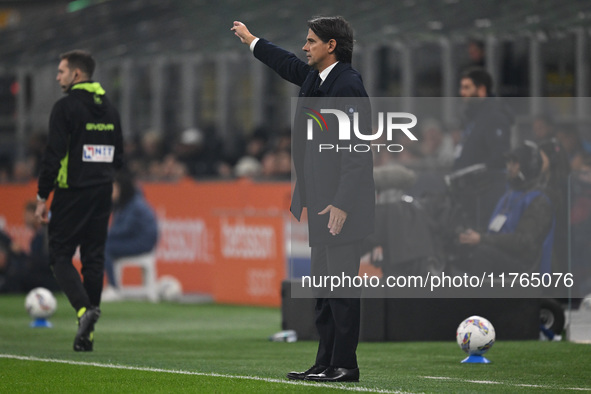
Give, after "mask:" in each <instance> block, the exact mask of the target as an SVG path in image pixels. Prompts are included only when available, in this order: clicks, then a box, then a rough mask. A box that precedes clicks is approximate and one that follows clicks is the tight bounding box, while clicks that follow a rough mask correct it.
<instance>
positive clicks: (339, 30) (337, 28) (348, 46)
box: [308, 16, 354, 63]
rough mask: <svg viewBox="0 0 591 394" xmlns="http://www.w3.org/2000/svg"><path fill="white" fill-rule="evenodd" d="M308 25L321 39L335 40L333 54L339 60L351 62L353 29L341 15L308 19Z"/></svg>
mask: <svg viewBox="0 0 591 394" xmlns="http://www.w3.org/2000/svg"><path fill="white" fill-rule="evenodd" d="M308 27H309V28H310V29H311V30H312V31H313V32H314V34H316V35H317V36H318V37H319V38H320V39H321V40H322V41H324V42H328V41H330V40H332V39H334V40H335V41H336V42H337V47H336V49H335V55H336V57H337V60H338V61H339V62H343V63H351V61H352V59H353V43H354V40H353V29H352V28H351V25H350V24H349V22H347V21H346V20H345V19H344V18H343V17H342V16H319V17H314V18H312V19H310V20H309V21H308Z"/></svg>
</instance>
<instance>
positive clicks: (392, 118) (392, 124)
mask: <svg viewBox="0 0 591 394" xmlns="http://www.w3.org/2000/svg"><path fill="white" fill-rule="evenodd" d="M305 109H306V110H308V111H309V112H305V113H306V115H308V116H309V117H310V119H308V122H307V138H308V140H313V139H314V128H315V127H314V124H316V125H317V126H318V127H317V128H320V131H321V132H322V131H328V124H327V122H326V119H325V118H324V116H322V114H331V115H334V116H336V117H337V121H338V125H339V131H338V132H339V141H350V140H351V130H353V133H354V134H355V136H356V137H357V138H358V139H360V140H362V141H376V140H377V139H379V138H381V137H382V134H384V130H385V131H386V138H387V140H388V141H392V140H393V138H392V136H393V134H394V131H396V130H398V131H402V132H403V133H404V134H405V135H406V136H407V137H408V139H409V140H411V141H417V137H415V135H414V134H413V133H412V132H411V131H410V129H411V128H413V127H414V126H416V124H417V117H416V116H414V115H413V114H411V113H408V112H387V113H384V112H379V113H378V128H377V130H376V132H375V133H374V134H363V133H362V132H361V131H360V130H359V113H358V112H351V113H350V114H347V113H345V112H343V111H341V110H338V109H321V110H320V112H318V111H315V110H313V109H312V108H307V107H306V108H305ZM351 115H352V118H353V122H352V123H353V125H351ZM400 119H406V120H408V121H407V122H404V123H400V121H399V120H400ZM351 126H353V127H351ZM372 147H374V148H377V151H378V152H380V149H386V150H388V152H394V153H395V152H402V150H403V146H402V145H400V144H382V143H380V144H378V143H372V144H355V145H353V144H349V145H346V144H343V145H334V144H319V145H318V149H319V151H320V152H322V151H330V150H333V151H334V150H336V151H337V152H338V151H341V150H346V151H349V152H352V151H355V152H368V151H369V150H371V148H372Z"/></svg>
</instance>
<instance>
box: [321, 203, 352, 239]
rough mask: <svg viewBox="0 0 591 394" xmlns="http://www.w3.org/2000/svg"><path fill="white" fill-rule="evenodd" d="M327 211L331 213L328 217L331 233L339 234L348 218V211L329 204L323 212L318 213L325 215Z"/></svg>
mask: <svg viewBox="0 0 591 394" xmlns="http://www.w3.org/2000/svg"><path fill="white" fill-rule="evenodd" d="M327 213H330V217H329V219H328V228H329V231H330V233H331V234H332V235H337V234H339V233H340V232H341V230H342V229H343V225H344V224H345V220H347V212H345V211H343V210H342V209H339V208H337V207H335V206H332V205H329V206H327V207H326V208H324V209H323V210H322V211H321V212H318V215H325V214H327Z"/></svg>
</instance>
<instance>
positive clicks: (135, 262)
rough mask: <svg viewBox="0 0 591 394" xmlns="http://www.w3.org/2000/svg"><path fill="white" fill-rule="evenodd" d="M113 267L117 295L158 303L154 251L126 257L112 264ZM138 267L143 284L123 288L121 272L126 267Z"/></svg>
mask: <svg viewBox="0 0 591 394" xmlns="http://www.w3.org/2000/svg"><path fill="white" fill-rule="evenodd" d="M113 264H114V265H115V277H116V280H117V283H119V293H120V294H121V296H122V297H123V298H127V297H129V298H136V297H137V298H147V299H148V300H150V301H152V302H158V291H157V288H156V251H152V252H149V253H145V254H141V255H136V256H127V257H122V258H120V259H117V260H115V261H114V262H113ZM133 266H137V267H140V268H141V270H142V279H143V283H142V285H140V286H135V285H134V286H125V285H124V284H123V281H122V279H123V270H124V269H125V268H126V267H133Z"/></svg>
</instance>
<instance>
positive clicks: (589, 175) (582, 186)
mask: <svg viewBox="0 0 591 394" xmlns="http://www.w3.org/2000/svg"><path fill="white" fill-rule="evenodd" d="M571 196H572V197H571V210H570V224H571V228H570V234H571V237H570V248H571V249H570V250H571V264H572V265H571V267H572V272H573V275H574V277H576V278H583V279H582V280H579V281H578V283H576V284H575V286H576V287H578V290H579V291H578V292H579V293H580V294H581V293H582V294H590V293H591V264H589V259H590V257H589V256H591V242H589V234H591V154H588V153H586V154H584V155H582V157H581V165H580V166H579V169H578V170H577V171H575V172H573V173H572V177H571Z"/></svg>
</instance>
